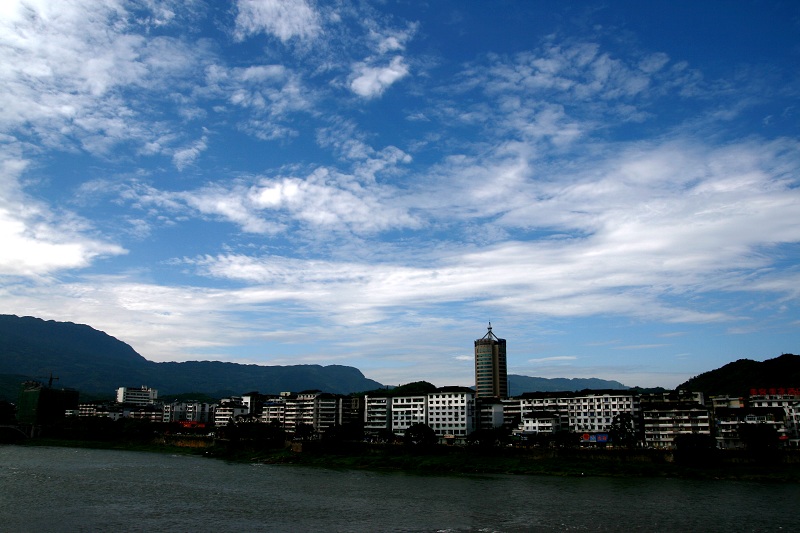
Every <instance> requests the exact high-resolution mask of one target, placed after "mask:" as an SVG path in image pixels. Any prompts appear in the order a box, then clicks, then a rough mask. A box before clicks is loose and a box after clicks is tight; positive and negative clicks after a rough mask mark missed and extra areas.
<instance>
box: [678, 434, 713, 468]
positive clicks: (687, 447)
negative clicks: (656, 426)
mask: <svg viewBox="0 0 800 533" xmlns="http://www.w3.org/2000/svg"><path fill="white" fill-rule="evenodd" d="M673 444H674V445H675V454H674V456H675V462H677V463H679V464H684V465H691V466H704V465H708V464H711V463H713V462H714V460H715V458H716V455H715V454H716V451H717V442H716V440H715V439H714V437H712V436H711V435H702V434H700V433H686V434H683V435H678V436H677V437H675V440H674V441H673Z"/></svg>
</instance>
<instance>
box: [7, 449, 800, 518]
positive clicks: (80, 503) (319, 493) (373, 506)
mask: <svg viewBox="0 0 800 533" xmlns="http://www.w3.org/2000/svg"><path fill="white" fill-rule="evenodd" d="M798 524H800V487H798V486H797V485H795V484H769V483H751V482H741V481H714V480H685V479H640V478H592V477H549V476H510V475H486V476H483V475H482V476H421V475H411V474H404V473H382V472H364V471H349V470H328V469H323V468H306V467H298V466H280V465H251V464H240V463H228V462H225V461H221V460H215V459H206V458H202V457H196V456H182V455H168V454H157V453H145V452H128V451H116V450H91V449H76V448H50V447H24V446H0V531H2V532H32V531H42V532H61V531H64V532H80V531H87V532H88V531H92V532H95V531H148V532H154V531H193V532H205V531H209V532H211V531H213V532H228V531H230V532H237V533H243V532H251V531H281V532H284V531H286V532H289V531H324V532H335V531H353V532H359V531H376V532H377V531H409V532H411V531H420V532H423V531H443V532H461V531H465V532H467V531H470V532H472V531H475V532H478V531H480V532H487V533H488V532H506V531H508V532H516V531H677V530H685V531H736V532H740V531H778V530H785V531H789V530H790V529H797V527H798Z"/></svg>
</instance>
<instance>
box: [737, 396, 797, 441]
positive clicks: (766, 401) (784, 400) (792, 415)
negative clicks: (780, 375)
mask: <svg viewBox="0 0 800 533" xmlns="http://www.w3.org/2000/svg"><path fill="white" fill-rule="evenodd" d="M748 405H749V406H750V407H780V408H781V409H783V411H784V413H786V432H787V438H788V439H790V440H796V439H797V438H798V437H800V427H798V425H797V418H796V411H797V409H798V405H800V389H796V388H789V389H785V388H769V389H752V390H751V391H750V400H749V401H748Z"/></svg>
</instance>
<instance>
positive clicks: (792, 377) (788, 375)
mask: <svg viewBox="0 0 800 533" xmlns="http://www.w3.org/2000/svg"><path fill="white" fill-rule="evenodd" d="M798 383H800V355H793V354H783V355H781V356H780V357H776V358H774V359H767V360H766V361H763V362H758V361H751V360H750V359H739V360H738V361H734V362H733V363H728V364H727V365H725V366H723V367H721V368H718V369H716V370H712V371H710V372H705V373H703V374H700V375H699V376H695V377H693V378H692V379H690V380H689V381H687V382H686V383H682V384H681V385H678V386H677V387H676V390H688V391H695V392H702V393H703V394H704V395H705V396H706V398H708V397H710V396H717V395H725V394H729V395H732V396H747V395H748V394H749V393H750V389H752V388H764V387H767V388H769V387H797V384H798Z"/></svg>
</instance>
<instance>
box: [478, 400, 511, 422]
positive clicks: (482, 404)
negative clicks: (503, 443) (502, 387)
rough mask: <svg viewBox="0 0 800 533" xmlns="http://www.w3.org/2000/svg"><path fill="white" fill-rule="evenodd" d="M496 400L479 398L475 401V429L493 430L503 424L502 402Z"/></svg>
mask: <svg viewBox="0 0 800 533" xmlns="http://www.w3.org/2000/svg"><path fill="white" fill-rule="evenodd" d="M504 401H505V400H498V399H496V398H481V399H479V400H476V411H477V413H478V414H477V423H476V424H477V425H476V429H493V428H498V427H500V426H502V425H503V424H504V423H505V417H504V414H505V413H504V409H503V407H504V404H503V402H504Z"/></svg>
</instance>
